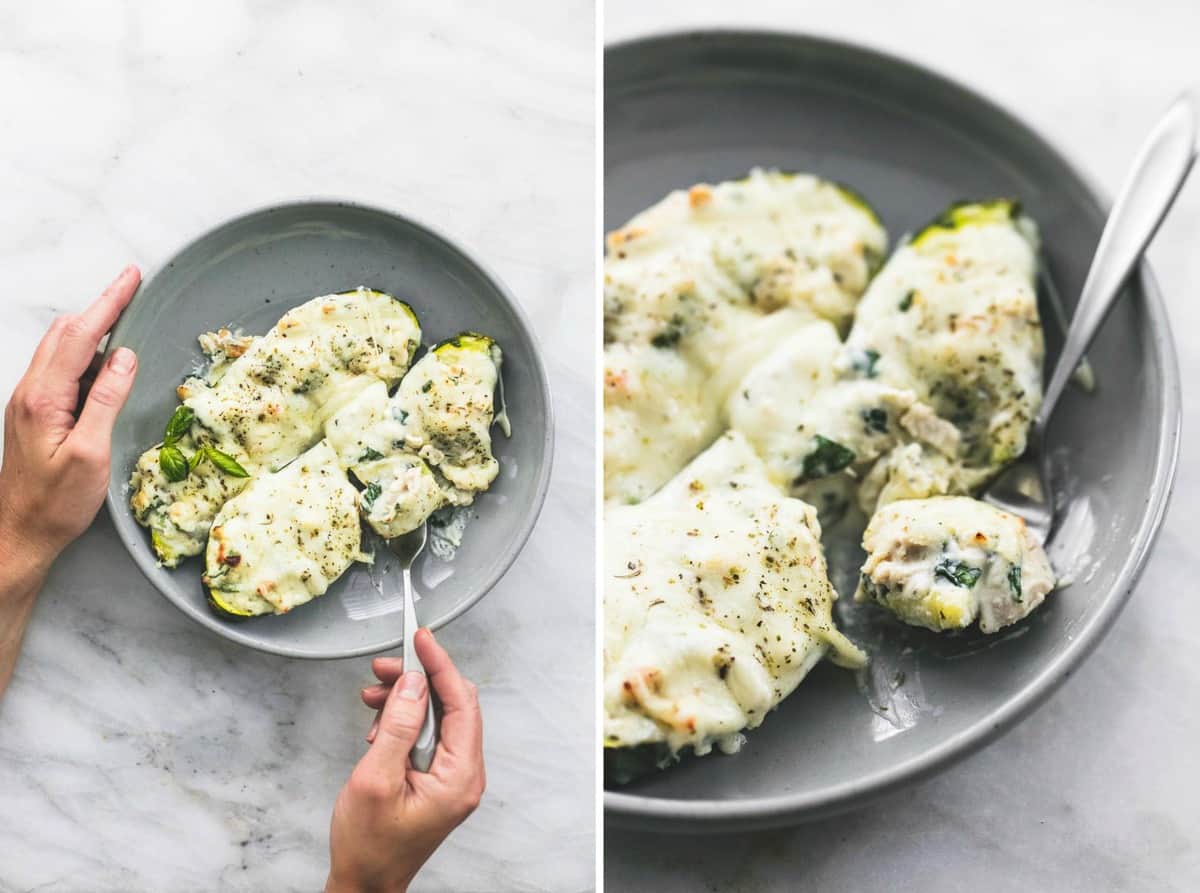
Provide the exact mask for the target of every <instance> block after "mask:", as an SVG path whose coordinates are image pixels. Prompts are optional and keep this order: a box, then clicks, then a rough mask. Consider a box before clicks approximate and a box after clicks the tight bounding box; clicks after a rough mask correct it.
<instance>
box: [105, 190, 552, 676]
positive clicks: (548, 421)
mask: <svg viewBox="0 0 1200 893" xmlns="http://www.w3.org/2000/svg"><path fill="white" fill-rule="evenodd" d="M321 206H332V207H335V208H343V209H350V210H353V211H360V212H366V213H368V214H373V215H379V216H382V217H385V218H391V219H392V220H394V221H398V222H400V223H401V224H403V225H404V226H407V227H410V228H412V229H415V230H418V231H420V232H422V233H423V234H424V235H426V236H427V237H429V238H430V239H432V240H433V241H435V242H438V243H440V244H441V246H442V247H444V248H445V249H447V250H449V251H450V252H452V253H453V254H456V255H458V256H459V257H461V258H462V259H463V260H464V261H465V262H466V263H467V264H469V265H472V266H474V267H475V268H476V269H477V270H478V271H479V272H480V273H481V274H482V276H483V278H484V279H486V280H487V281H488V283H489V284H490V285H491V286H492V287H493V288H494V289H495V291H496V292H497V294H499V295H500V297H501V299H502V300H503V301H504V303H505V304H507V305H508V309H509V310H511V311H512V314H513V317H514V319H515V320H516V324H517V327H518V328H519V329H520V330H521V332H522V334H523V335H524V336H525V337H526V338H527V339H528V340H529V343H530V345H531V346H532V351H531V355H530V357H529V360H530V363H531V365H532V369H533V374H534V378H535V379H537V385H538V389H539V390H540V392H541V397H542V401H543V403H544V404H545V407H546V411H545V431H544V432H543V435H542V449H543V450H544V453H545V459H544V461H543V462H542V463H541V466H540V468H539V469H538V477H537V481H536V484H535V489H534V498H533V502H532V505H531V510H530V511H528V512H526V513H525V516H524V518H523V519H522V521H521V523H520V524H518V525H516V526H515V527H514V535H513V536H512V538H511V539H510V541H509V545H508V547H507V549H506V550H505V551H504V552H503V553H502V554H501V555H500V560H499V561H498V562H496V563H494V564H493V568H494V569H493V571H492V572H491V574H489V575H488V576H487V577H485V578H481V579H480V580H479V581H478V582H477V583H476V584H475V587H474V591H473V592H472V594H471V595H470V596H469V597H468V598H465V599H463V600H462V601H461V602H460V603H459V604H458V605H456V606H455V607H454V608H453V609H452V610H451V611H449V612H448V613H447V614H445V615H444V616H442V617H439V618H438V619H437V620H436V621H435V622H433V623H431V624H429V628H430V629H433V630H437V629H441V628H442V627H443V626H445V625H446V624H448V623H450V622H451V621H452V620H455V619H457V618H458V617H460V616H462V615H463V614H465V613H466V612H467V611H468V610H470V609H471V608H472V607H474V606H475V605H476V604H477V603H478V602H479V600H480V599H482V598H483V597H484V596H485V595H487V594H488V593H489V592H491V590H492V589H493V588H495V586H496V584H497V583H499V582H500V580H501V579H502V578H503V577H504V575H505V574H507V573H508V571H509V570H510V569H511V567H512V565H513V563H514V562H515V561H516V560H517V556H518V555H519V554H520V553H521V551H522V550H523V549H524V548H525V544H526V543H527V542H528V540H529V537H530V535H531V534H532V533H533V528H534V527H535V526H536V524H537V521H538V519H539V517H540V516H541V513H542V508H543V507H544V506H545V502H546V495H547V492H548V491H549V487H550V477H551V473H552V471H553V466H554V401H553V396H552V393H551V390H550V381H549V378H548V376H547V375H546V366H545V362H544V360H543V359H542V348H541V344H540V343H539V341H538V338H537V334H536V333H535V331H534V329H533V326H532V324H531V323H530V320H529V316H528V315H527V314H526V312H525V308H524V307H523V306H522V305H521V302H520V301H518V300H517V298H516V296H515V295H514V294H513V292H512V291H511V290H510V289H509V287H508V286H507V285H506V284H505V282H504V280H503V279H501V278H500V277H499V276H498V275H497V274H496V273H495V271H494V270H492V269H491V267H490V266H488V265H487V264H486V263H484V262H483V261H482V260H480V259H479V257H478V256H477V255H475V254H473V253H472V252H470V251H468V250H467V249H466V248H464V247H463V246H462V243H461V242H460V241H458V240H456V239H453V238H451V237H450V236H448V235H446V233H445V232H443V231H442V230H441V229H439V228H437V227H434V226H431V225H429V224H428V223H426V222H424V221H422V220H418V219H416V218H414V217H413V216H411V215H409V214H406V213H401V212H399V211H396V210H393V209H391V208H386V207H383V206H381V205H378V204H375V203H367V202H363V201H357V200H354V199H347V198H338V197H330V196H319V195H318V196H303V197H299V198H288V199H281V200H277V201H272V202H267V203H264V204H261V205H258V206H256V207H253V208H251V209H249V210H247V211H242V212H240V213H237V214H234V215H233V216H227V217H224V218H223V219H221V220H220V221H219V222H217V223H216V224H213V225H211V226H209V227H207V228H205V229H204V230H203V231H202V232H200V233H199V234H198V235H195V236H193V237H191V238H188V239H186V240H185V241H184V242H183V243H182V244H181V245H179V247H177V248H176V249H175V250H174V251H172V252H170V253H169V254H167V255H166V257H165V259H163V260H161V261H160V262H159V263H158V264H156V265H154V266H150V267H144V268H143V272H142V281H141V284H139V286H138V290H137V292H136V293H135V294H134V297H133V300H132V301H130V303H129V307H132V306H133V304H134V302H136V301H137V300H138V298H139V297H140V296H141V294H142V292H143V290H144V289H146V288H147V287H148V286H150V285H153V283H154V280H155V279H156V278H157V277H158V276H159V275H160V274H161V273H162V272H163V271H164V270H167V269H169V268H170V267H171V265H172V264H173V263H174V262H175V259H176V258H177V257H179V256H180V255H181V254H183V253H184V252H186V251H188V250H189V249H191V248H192V247H193V246H194V245H196V244H198V243H199V242H201V241H203V240H205V239H207V238H209V237H211V236H214V235H216V234H217V233H219V232H221V231H222V230H224V229H227V228H229V227H231V226H235V225H237V224H239V223H242V222H244V221H247V220H250V219H251V218H254V217H263V216H266V215H269V214H272V213H276V212H279V211H286V210H293V209H304V208H319V207H321ZM127 309H128V307H127V308H126V310H127ZM125 323H126V317H125V314H124V312H122V315H121V318H120V319H118V320H117V322H116V324H115V325H114V326H113V328H112V333H111V335H110V336H109V339H108V345H116V344H118V343H119V342H120V340H121V335H122V333H123V331H124V329H125ZM110 349H111V347H110V346H107V345H106V348H105V353H106V354H107V353H108V351H109V350H110ZM113 461H115V460H110V469H111V470H112V471H115V470H116V469H112V468H111V465H112V462H113ZM127 471H128V470H127V469H122V473H126V472H127ZM121 487H122V479H121V478H119V477H118V476H116V475H115V474H110V478H109V483H108V489H107V493H106V495H105V500H104V501H105V504H106V505H107V507H108V512H109V516H110V517H111V518H112V521H113V527H114V528H115V529H116V532H117V535H118V537H119V538H120V540H121V543H122V545H124V546H125V549H126V551H127V552H129V554H130V556H131V557H132V558H133V561H134V563H135V564H136V565H137V566H138V570H140V571H141V572H142V575H143V576H144V577H145V578H146V579H147V580H148V581H149V582H150V583H151V584H152V585H153V586H154V588H155V589H156V590H157V591H158V593H159V594H160V595H161V596H162V597H163V598H165V599H166V600H167V601H168V602H170V603H171V604H172V605H174V606H175V607H176V608H177V609H179V610H180V611H181V612H183V613H184V614H185V615H187V616H188V617H190V618H191V619H192V620H194V621H195V622H196V623H198V624H199V625H201V626H203V627H204V628H206V629H207V630H208V631H209V632H211V633H213V634H215V635H218V636H220V637H222V638H224V639H227V640H229V641H232V642H235V643H237V644H239V645H244V646H246V647H247V648H252V649H254V650H255V651H260V652H263V653H266V654H274V655H278V656H280V657H288V658H297V659H301V660H341V659H344V658H351V657H363V656H366V655H371V654H378V653H380V652H383V651H388V650H392V649H395V648H398V647H400V646H402V645H403V643H404V636H403V634H401V635H399V636H396V637H395V638H394V639H388V640H386V641H384V642H381V643H380V644H378V645H364V646H360V647H356V648H347V649H344V650H333V651H312V650H309V649H305V648H300V647H295V646H289V645H283V644H280V645H276V644H272V643H266V642H263V641H261V640H259V639H256V638H254V637H252V636H249V635H247V634H246V633H244V632H242V630H240V629H239V628H237V627H236V626H234V625H232V624H230V623H226V622H224V621H222V620H220V619H219V618H217V617H215V616H213V615H212V612H211V611H209V610H208V609H207V607H206V606H197V605H194V604H192V603H190V602H182V601H180V600H179V599H177V598H176V597H175V596H174V594H173V593H170V592H168V591H167V590H166V589H164V588H163V587H161V586H159V585H158V581H157V579H156V578H155V572H156V571H157V570H159V565H158V562H157V561H156V560H155V559H154V558H153V556H152V553H151V552H150V550H149V548H148V546H147V543H148V540H147V539H146V538H145V537H144V536H142V537H138V538H137V540H136V541H134V540H132V539H130V538H128V537H126V536H125V535H124V534H123V532H122V524H123V521H124V517H125V516H126V515H128V514H129V509H128V505H127V504H126V500H125V496H124V494H123V493H122V492H121Z"/></svg>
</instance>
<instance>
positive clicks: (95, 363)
mask: <svg viewBox="0 0 1200 893" xmlns="http://www.w3.org/2000/svg"><path fill="white" fill-rule="evenodd" d="M107 362H108V358H107V357H106V356H104V354H103V353H96V354H93V355H92V361H91V362H90V363H88V367H87V369H85V370H84V371H83V375H81V376H79V397H78V399H77V400H76V401H75V415H76V417H78V415H79V413H81V412H83V404H84V403H86V402H87V397H88V391H90V390H91V389H92V385H94V384H95V383H96V378H97V377H98V376H99V375H100V373H101V372H102V371H103V370H104V364H105V363H107Z"/></svg>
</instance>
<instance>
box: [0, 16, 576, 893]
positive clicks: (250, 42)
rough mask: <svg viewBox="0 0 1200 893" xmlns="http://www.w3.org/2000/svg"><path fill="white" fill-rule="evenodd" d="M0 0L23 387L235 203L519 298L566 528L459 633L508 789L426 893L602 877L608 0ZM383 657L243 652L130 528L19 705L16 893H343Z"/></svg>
mask: <svg viewBox="0 0 1200 893" xmlns="http://www.w3.org/2000/svg"><path fill="white" fill-rule="evenodd" d="M519 6H520V7H521V9H520V12H519V14H518V12H517V11H516V10H515V9H514V8H513V7H511V6H506V7H504V8H503V9H501V8H500V7H499V5H496V6H493V5H492V4H487V3H451V2H442V3H429V4H413V3H388V2H378V3H353V4H335V3H332V2H328V3H304V2H282V0H280V2H254V3H250V2H243V0H208V2H205V3H192V4H183V3H160V2H151V0H146V2H143V3H133V2H126V3H122V2H107V3H101V2H94V3H70V2H48V0H38V2H37V3H24V4H16V3H9V4H4V5H2V6H0V122H2V123H0V128H2V130H3V133H4V135H5V136H4V139H3V140H2V141H0V195H3V196H4V198H3V201H0V273H2V275H3V277H4V279H5V281H6V285H5V288H4V290H3V296H2V297H0V302H2V306H3V317H4V320H3V325H2V326H0V394H2V395H3V396H4V397H5V398H6V396H7V394H8V393H9V391H10V390H11V388H12V385H13V384H14V383H15V381H16V380H17V378H18V376H19V375H20V373H21V371H22V370H23V368H24V366H25V362H26V360H27V359H28V357H29V355H30V353H31V351H32V349H33V345H34V344H35V342H36V340H37V338H38V336H39V335H40V333H41V331H42V330H43V329H44V328H45V326H46V325H47V324H48V323H49V321H50V319H51V318H52V317H53V316H54V315H55V314H56V313H59V312H62V311H64V310H70V309H74V308H79V307H82V306H83V305H84V304H85V303H86V302H87V301H88V300H89V299H90V298H91V297H92V296H93V295H94V294H95V293H96V292H97V291H98V289H99V288H100V287H101V286H102V285H103V284H104V283H106V282H107V281H108V279H110V278H111V277H112V276H113V275H115V273H116V272H117V271H118V270H119V269H120V268H121V266H122V265H123V264H124V263H126V262H127V261H137V262H140V263H143V264H146V265H153V264H155V263H157V262H159V261H161V260H163V259H164V258H165V256H166V255H167V254H168V253H170V252H171V251H173V250H174V249H175V248H177V247H178V246H179V245H181V244H182V243H183V242H184V241H185V240H187V239H190V238H191V237H192V236H194V235H196V234H197V233H199V232H200V231H202V230H204V229H206V228H208V227H209V226H211V225H213V224H215V223H217V222H219V221H220V220H222V219H223V218H224V217H226V216H229V215H232V214H234V213H236V212H239V211H241V210H244V209H248V208H251V207H255V206H258V205H261V204H264V203H267V202H270V201H274V200H278V199H286V198H293V197H297V196H305V195H311V194H321V195H341V196H346V197H349V198H356V199H359V200H364V201H368V202H375V203H379V204H382V205H385V206H393V207H396V208H400V209H404V210H405V211H407V212H410V213H412V214H413V215H414V216H415V217H417V218H418V219H423V220H428V221H429V222H431V223H432V224H434V225H435V226H437V227H439V228H441V229H443V230H444V231H446V232H448V233H450V234H452V235H454V236H456V237H457V238H458V239H459V240H461V241H462V242H463V243H464V244H465V245H466V246H467V247H468V249H470V250H472V251H473V252H475V253H477V254H478V255H480V256H481V257H483V258H484V259H486V261H487V262H489V264H490V265H491V266H492V268H493V269H495V270H496V271H497V272H498V273H499V274H500V276H501V277H502V278H503V279H504V280H505V281H506V282H507V283H508V284H509V285H510V286H511V288H512V290H513V291H514V292H515V293H516V294H517V295H518V296H519V297H520V298H521V300H522V301H523V303H524V304H525V307H526V309H527V310H528V312H529V315H530V316H531V317H532V319H533V322H534V325H535V328H536V329H537V334H538V336H539V338H540V340H541V343H542V345H543V346H544V348H545V354H546V362H547V366H548V370H549V373H550V377H551V381H552V384H553V388H554V397H555V407H556V412H557V416H558V437H557V452H556V461H555V468H554V479H553V482H552V484H551V491H550V497H549V500H548V501H547V503H546V508H545V511H544V513H543V514H542V518H541V522H540V524H539V525H538V527H537V529H536V531H535V532H534V534H533V537H532V539H531V540H530V542H529V545H528V548H526V549H525V551H524V553H523V554H522V556H521V558H520V559H519V560H518V561H517V563H516V565H515V566H514V567H513V569H512V570H511V571H510V573H509V574H508V576H507V577H506V578H505V579H504V581H503V582H502V583H501V584H500V585H499V586H498V587H497V588H496V589H495V590H494V591H493V592H492V593H491V595H489V596H488V597H487V598H486V599H485V600H484V601H483V602H481V603H480V604H479V605H478V606H477V607H475V608H474V609H473V610H472V611H471V612H470V613H469V614H467V615H466V616H465V617H463V618H462V619H460V620H458V621H456V622H455V623H453V624H452V625H451V626H450V627H448V628H447V629H446V630H445V631H444V633H443V635H442V640H443V642H444V643H445V644H446V645H447V647H448V648H449V650H450V651H451V652H452V653H453V654H454V655H455V656H456V658H457V660H458V661H459V663H460V665H461V666H462V668H463V670H464V671H465V672H466V673H467V674H468V675H469V676H470V677H471V678H473V679H475V680H476V681H477V682H478V683H479V686H480V689H481V698H482V703H483V710H484V714H485V722H486V751H487V760H488V780H489V790H488V793H487V795H486V797H485V798H484V801H483V805H482V806H481V808H480V810H479V811H478V812H477V813H476V814H475V815H474V816H473V817H472V818H471V819H470V820H469V821H468V822H467V823H466V824H465V825H464V826H463V827H462V828H460V829H459V830H458V831H457V832H455V833H454V834H453V835H452V836H451V837H450V839H449V841H448V842H447V844H446V845H445V846H444V847H443V848H442V849H441V850H440V851H439V852H438V853H437V854H436V856H435V857H434V859H433V860H432V861H431V862H430V864H429V865H428V866H427V868H426V869H425V871H424V872H423V873H422V874H421V875H420V877H419V882H418V884H417V885H416V888H415V889H422V890H446V889H454V890H480V891H485V890H486V891H496V890H503V891H510V890H511V891H516V890H530V891H533V890H536V891H555V893H557V891H569V890H582V889H586V888H589V887H591V886H592V884H593V853H594V849H593V830H594V828H593V824H594V812H593V785H594V771H593V762H594V760H593V754H594V748H593V741H594V737H593V710H592V680H593V665H592V662H591V660H590V659H589V658H588V655H589V654H590V653H591V651H592V643H593V600H592V570H591V568H592V549H593V546H592V531H593V447H592V440H593V437H592V430H593V396H592V395H593V390H592V381H593V369H592V363H591V362H590V358H591V356H592V355H593V343H594V342H593V331H594V328H593V326H592V319H593V307H594V306H595V305H594V302H593V298H592V294H593V269H594V265H593V245H594V239H593V210H592V209H593V203H592V193H593V182H594V162H595V148H594V133H593V129H594V104H593V97H594V89H593V88H594V69H593V46H594V18H593V9H592V5H591V3H590V2H588V0H572V2H562V0H522V2H521V3H520V4H519ZM368 678H369V666H368V663H367V661H366V660H365V659H361V660H353V661H347V662H341V663H303V662H292V661H287V660H283V659H278V658H273V657H267V656H263V655H259V654H255V653H251V652H249V651H246V650H243V649H241V648H238V647H236V646H232V645H228V644H225V643H224V642H223V641H222V640H219V639H217V638H215V637H214V636H212V635H210V634H209V633H208V632H206V631H205V630H202V629H201V628H199V627H198V626H196V625H195V624H193V623H192V622H191V621H190V620H188V619H186V618H185V617H184V616H183V615H182V614H180V613H179V612H177V611H176V610H175V609H174V608H172V607H171V606H170V605H169V604H168V603H167V602H166V601H165V600H164V599H162V598H161V597H160V596H159V595H158V594H157V592H156V591H155V590H153V589H152V588H151V587H150V586H149V585H148V584H147V583H146V582H145V581H144V580H143V579H142V577H141V575H140V574H139V573H138V571H137V569H136V568H135V566H134V565H133V563H132V561H130V560H129V558H128V557H127V556H126V554H125V552H124V550H123V548H122V547H121V545H120V543H119V542H118V541H117V538H116V537H115V535H114V534H113V531H112V528H111V525H110V523H109V521H108V519H107V516H106V515H104V514H102V516H101V518H100V519H99V520H98V521H97V523H96V524H95V526H94V527H93V529H92V530H91V531H89V532H88V534H87V535H85V537H84V538H83V539H82V541H80V542H79V543H78V544H77V545H76V546H75V547H73V548H72V549H71V550H70V551H69V552H68V554H66V555H64V556H63V558H62V560H61V561H60V562H59V564H58V566H57V567H56V568H55V569H54V572H53V575H52V577H51V579H50V581H49V583H48V585H47V587H46V590H45V592H44V593H43V595H42V598H41V601H40V603H39V605H38V608H37V611H36V614H35V615H34V618H33V622H32V625H31V627H30V630H29V635H28V639H27V641H26V646H25V651H24V655H23V657H22V659H21V662H20V665H19V668H18V671H17V675H16V679H15V681H14V683H13V686H12V688H11V690H10V691H9V693H8V696H7V697H6V698H5V700H4V702H3V705H2V707H0V890H3V891H25V890H34V889H36V890H54V891H101V890H114V891H115V890H120V891H143V890H144V891H160V890H171V891H191V890H217V889H220V890H256V891H258V890H271V891H275V890H315V889H318V888H319V887H320V885H321V883H322V882H323V879H324V873H325V870H326V866H327V850H326V841H327V827H328V821H329V810H330V806H331V804H332V801H333V797H334V795H335V793H336V791H337V790H338V788H339V787H340V786H341V784H342V782H343V780H344V778H345V776H346V775H347V773H348V772H349V770H350V768H351V767H352V766H353V764H354V762H355V761H356V760H357V759H358V757H359V756H360V755H361V754H362V752H363V750H364V747H365V745H364V744H363V742H362V735H363V734H364V733H365V731H366V728H367V725H368V723H369V721H370V716H369V714H368V712H367V710H366V708H364V707H363V706H362V705H361V703H360V702H359V701H358V694H357V689H358V687H359V686H360V685H362V684H364V683H365V682H366V681H367V680H368Z"/></svg>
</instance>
